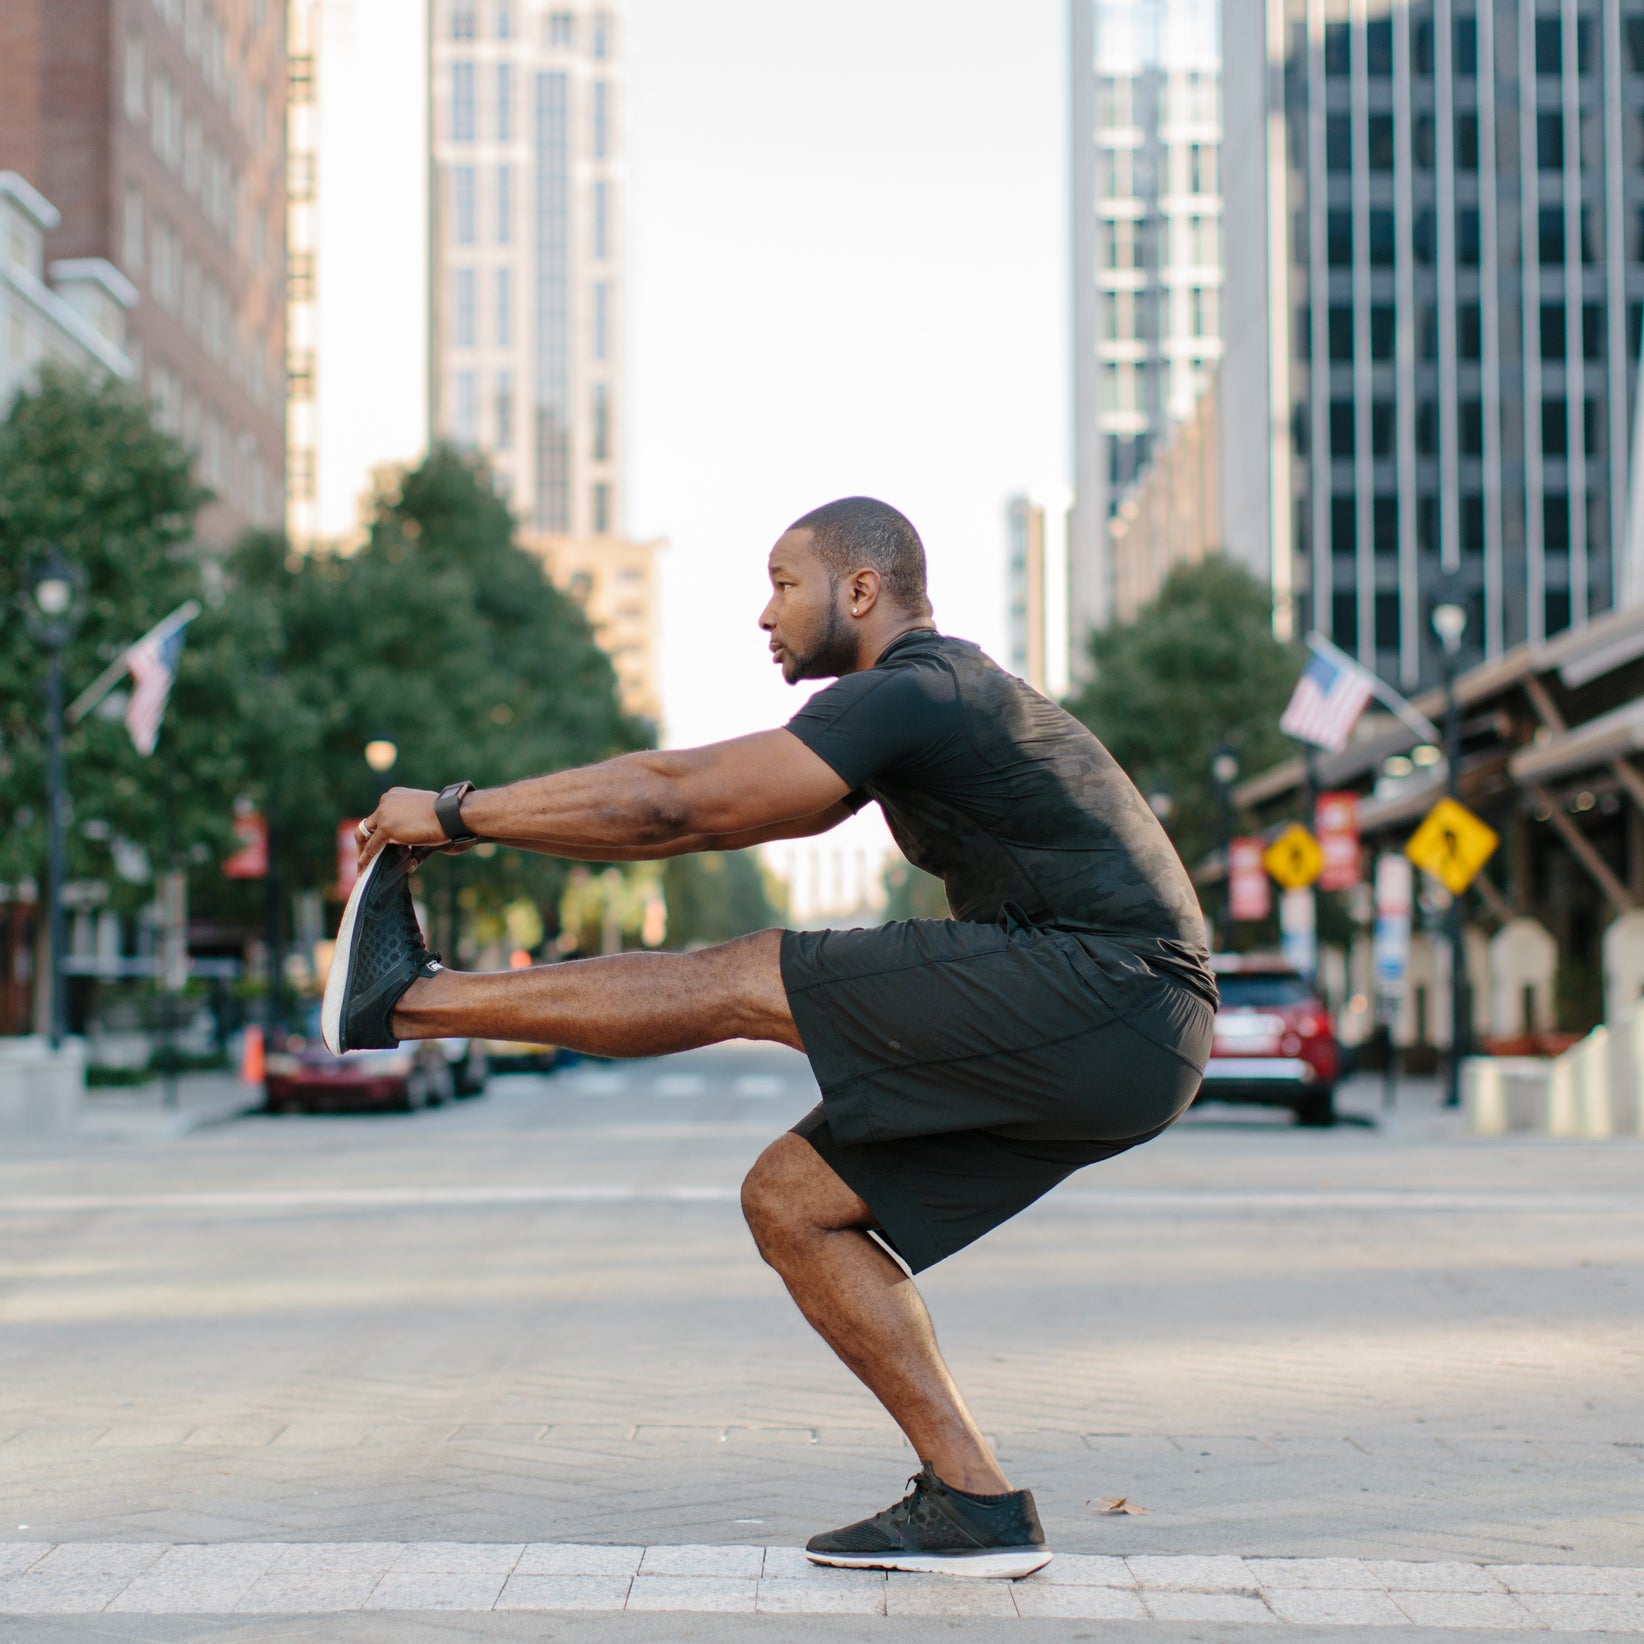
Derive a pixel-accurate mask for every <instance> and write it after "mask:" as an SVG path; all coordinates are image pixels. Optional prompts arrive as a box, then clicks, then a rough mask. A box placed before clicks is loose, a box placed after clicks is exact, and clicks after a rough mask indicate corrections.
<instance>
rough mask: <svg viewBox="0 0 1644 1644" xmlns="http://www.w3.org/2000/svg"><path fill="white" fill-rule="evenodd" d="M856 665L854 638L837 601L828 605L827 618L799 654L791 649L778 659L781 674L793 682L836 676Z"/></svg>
mask: <svg viewBox="0 0 1644 1644" xmlns="http://www.w3.org/2000/svg"><path fill="white" fill-rule="evenodd" d="M855 665H856V638H855V636H854V635H853V634H852V633H851V631H850V629H849V628H847V627H846V625H845V619H844V617H843V616H842V615H841V614H840V610H839V606H838V604H837V603H831V602H830V604H829V606H828V621H827V625H826V626H825V627H824V628H823V630H822V632H821V633H820V634H818V635H817V637H816V639H815V641H814V643H812V644H811V645H810V646H808V647H807V648H806V651H805V654H804V655H803V656H796V655H795V654H794V653H793V651H792V650H790V651H789V652H788V653H787V655H786V656H785V657H784V658H783V659H782V677H783V678H784V679H785V680H786V681H787V682H788V683H789V684H790V685H797V684H798V683H799V681H800V680H802V679H837V678H838V677H839V676H840V675H841V674H844V673H849V672H850V670H851V669H852V668H853V667H854V666H855Z"/></svg>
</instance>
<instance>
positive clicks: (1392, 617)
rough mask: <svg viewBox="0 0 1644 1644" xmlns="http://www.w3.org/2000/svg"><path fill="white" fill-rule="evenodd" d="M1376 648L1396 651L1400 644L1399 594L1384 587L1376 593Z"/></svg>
mask: <svg viewBox="0 0 1644 1644" xmlns="http://www.w3.org/2000/svg"><path fill="white" fill-rule="evenodd" d="M1375 609H1376V649H1377V650H1378V651H1396V650H1397V649H1398V646H1399V596H1398V593H1397V591H1396V590H1388V589H1383V590H1382V591H1381V592H1380V593H1378V594H1377V595H1376V607H1375Z"/></svg>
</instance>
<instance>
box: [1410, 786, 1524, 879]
mask: <svg viewBox="0 0 1644 1644" xmlns="http://www.w3.org/2000/svg"><path fill="white" fill-rule="evenodd" d="M1500 843H1501V840H1500V837H1499V835H1498V834H1497V833H1496V830H1495V829H1494V828H1492V827H1491V826H1490V824H1489V823H1488V822H1484V821H1481V820H1480V819H1479V818H1478V817H1476V816H1474V815H1473V813H1472V812H1471V811H1470V810H1468V809H1467V807H1466V806H1465V805H1462V804H1458V803H1457V802H1456V801H1455V800H1454V799H1441V800H1440V801H1439V802H1438V804H1436V805H1435V806H1434V807H1433V808H1432V810H1430V811H1429V812H1428V813H1427V818H1426V820H1425V821H1424V822H1423V823H1422V825H1421V826H1420V827H1419V828H1417V829H1416V831H1415V832H1414V833H1413V834H1411V835H1410V840H1409V843H1408V844H1407V845H1406V846H1405V847H1404V854H1405V855H1406V856H1408V857H1409V858H1410V860H1411V861H1412V862H1414V863H1415V864H1416V866H1417V867H1418V868H1421V869H1422V870H1424V871H1425V872H1427V873H1430V874H1432V876H1433V877H1434V878H1435V879H1437V880H1439V881H1440V882H1441V883H1442V884H1443V885H1444V886H1445V888H1446V889H1447V890H1448V891H1449V892H1450V894H1451V895H1452V896H1460V895H1461V893H1462V892H1463V891H1464V890H1466V889H1467V887H1468V886H1469V885H1470V884H1472V882H1473V881H1474V879H1476V878H1477V877H1478V871H1479V869H1480V868H1482V867H1483V866H1484V864H1485V863H1486V862H1488V861H1489V860H1490V858H1491V857H1492V856H1493V855H1494V854H1495V849H1496V846H1497V845H1499V844H1500Z"/></svg>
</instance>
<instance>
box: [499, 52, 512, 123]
mask: <svg viewBox="0 0 1644 1644" xmlns="http://www.w3.org/2000/svg"><path fill="white" fill-rule="evenodd" d="M513 140H514V65H513V64H512V63H498V64H497V141H498V142H499V143H511V142H512V141H513Z"/></svg>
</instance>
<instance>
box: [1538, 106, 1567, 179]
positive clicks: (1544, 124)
mask: <svg viewBox="0 0 1644 1644" xmlns="http://www.w3.org/2000/svg"><path fill="white" fill-rule="evenodd" d="M1536 166H1537V169H1538V170H1541V171H1562V170H1563V169H1564V116H1563V115H1562V114H1561V113H1559V111H1558V110H1557V109H1543V110H1542V111H1541V113H1539V114H1538V115H1537V116H1536Z"/></svg>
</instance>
